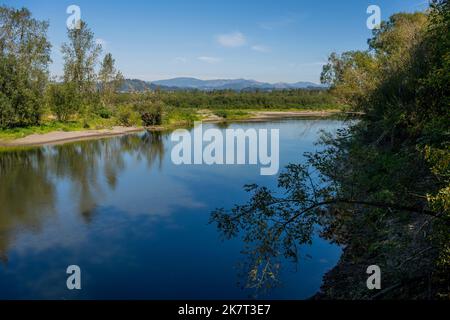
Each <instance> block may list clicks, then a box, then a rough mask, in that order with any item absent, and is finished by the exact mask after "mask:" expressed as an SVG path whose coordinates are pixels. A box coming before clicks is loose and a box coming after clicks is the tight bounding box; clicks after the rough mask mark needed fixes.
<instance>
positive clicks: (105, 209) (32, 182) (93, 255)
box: [0, 119, 344, 299]
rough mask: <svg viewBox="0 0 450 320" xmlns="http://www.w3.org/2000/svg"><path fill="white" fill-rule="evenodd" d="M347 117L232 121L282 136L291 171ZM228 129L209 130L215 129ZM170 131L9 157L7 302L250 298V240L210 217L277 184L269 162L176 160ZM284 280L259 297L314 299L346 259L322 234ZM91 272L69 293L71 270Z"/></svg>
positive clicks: (2, 290) (4, 262)
mask: <svg viewBox="0 0 450 320" xmlns="http://www.w3.org/2000/svg"><path fill="white" fill-rule="evenodd" d="M343 126H344V123H343V122H342V121H339V120H325V119H321V120H316V119H314V120H311V119H291V120H281V121H269V122H251V123H235V124H230V125H229V126H228V128H242V129H245V130H246V129H249V128H255V129H261V128H265V129H272V128H276V129H279V130H280V167H283V166H284V165H287V164H289V163H292V162H294V163H298V162H301V161H302V160H303V157H302V154H303V153H304V152H308V151H309V152H311V151H315V150H317V149H319V148H320V146H317V145H315V142H316V141H317V139H318V138H319V136H320V132H321V130H325V131H329V132H333V131H335V130H337V129H339V128H341V127H343ZM212 127H217V128H219V129H220V130H224V129H225V128H224V126H223V125H214V124H208V125H204V129H207V128H212ZM173 145H174V143H173V142H171V139H170V134H161V133H148V132H145V133H139V134H133V135H126V136H121V137H114V138H108V139H100V140H93V141H84V142H75V143H68V144H64V145H55V146H43V147H38V148H32V149H27V150H24V151H11V152H3V153H0V299H242V298H249V297H253V296H254V292H253V291H252V290H251V289H248V288H245V287H243V283H245V281H244V280H243V279H242V276H240V274H241V272H240V270H239V263H240V262H241V261H242V260H243V259H244V258H245V257H244V256H243V254H242V253H241V251H242V249H243V245H244V244H243V243H242V241H241V240H240V238H235V239H232V240H225V241H223V239H222V238H221V237H220V234H219V233H218V230H217V228H216V226H215V225H213V224H209V223H208V221H209V219H210V214H211V211H212V210H214V209H215V208H219V207H224V208H230V207H232V206H233V205H234V204H241V203H244V202H245V201H246V200H248V194H247V193H245V192H244V191H243V189H242V187H243V186H244V185H245V184H250V183H258V184H261V185H266V186H268V187H271V188H274V187H276V182H277V181H276V178H277V177H276V176H261V175H260V167H259V166H250V165H231V166H230V165H211V166H208V165H191V166H188V165H181V166H177V165H175V164H173V162H172V160H171V150H172V147H173ZM301 252H302V255H301V256H302V257H304V258H302V259H300V261H299V263H298V264H293V263H291V262H288V261H286V263H284V264H283V266H282V271H281V274H280V282H281V283H280V285H279V286H278V287H276V288H273V289H272V290H270V291H268V292H265V293H264V294H263V295H261V296H258V297H260V298H270V299H305V298H308V297H310V296H311V295H313V294H314V293H315V292H317V290H318V289H319V287H320V285H321V281H322V277H323V275H324V273H325V272H326V271H328V270H330V269H331V268H332V267H333V266H334V265H335V264H336V263H337V261H338V259H339V256H340V254H341V250H340V248H339V247H337V246H335V245H332V244H329V243H328V242H327V241H325V240H322V239H320V238H315V239H314V241H313V244H312V245H311V246H303V247H301ZM69 265H78V266H79V267H80V269H81V285H82V288H81V290H68V289H67V286H66V280H67V277H68V276H69V275H68V274H66V269H67V267H68V266H69Z"/></svg>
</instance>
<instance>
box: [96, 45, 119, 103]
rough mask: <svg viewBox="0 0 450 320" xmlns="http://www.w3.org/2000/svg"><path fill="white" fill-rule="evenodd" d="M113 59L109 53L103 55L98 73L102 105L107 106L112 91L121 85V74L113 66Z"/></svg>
mask: <svg viewBox="0 0 450 320" xmlns="http://www.w3.org/2000/svg"><path fill="white" fill-rule="evenodd" d="M114 63H115V60H114V59H113V57H112V54H111V53H108V54H106V55H105V57H104V59H103V61H102V64H101V66H100V71H99V74H98V78H99V81H100V83H99V87H100V92H101V96H102V104H103V106H109V105H110V104H111V101H112V99H113V96H114V93H115V92H116V91H117V90H118V89H119V88H120V87H121V86H122V83H123V80H124V79H123V76H122V73H121V72H120V71H117V70H116V68H115V66H114Z"/></svg>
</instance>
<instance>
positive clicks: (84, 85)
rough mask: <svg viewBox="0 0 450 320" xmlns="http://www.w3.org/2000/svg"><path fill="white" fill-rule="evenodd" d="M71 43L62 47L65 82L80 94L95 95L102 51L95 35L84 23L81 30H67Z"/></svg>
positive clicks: (81, 24)
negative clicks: (72, 85) (99, 58)
mask: <svg viewBox="0 0 450 320" xmlns="http://www.w3.org/2000/svg"><path fill="white" fill-rule="evenodd" d="M67 35H68V37H69V42H68V43H64V44H63V45H62V49H61V51H62V53H63V56H64V81H65V82H66V83H73V84H74V85H75V86H76V88H77V90H78V92H79V93H80V94H83V95H86V94H89V93H94V92H95V90H96V81H97V76H96V73H95V67H96V65H97V62H98V57H99V55H100V53H101V51H102V47H101V45H100V44H99V43H96V41H95V39H94V33H93V32H92V31H91V30H90V29H89V28H88V26H87V24H86V23H85V22H84V21H81V22H80V26H79V28H73V29H68V30H67Z"/></svg>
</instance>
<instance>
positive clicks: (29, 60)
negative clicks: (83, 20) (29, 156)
mask: <svg viewBox="0 0 450 320" xmlns="http://www.w3.org/2000/svg"><path fill="white" fill-rule="evenodd" d="M47 29H48V23H47V22H45V21H39V20H36V19H34V18H32V16H31V13H30V12H29V11H28V10H27V9H19V10H15V9H11V8H8V7H4V6H1V7H0V128H11V127H15V126H27V125H35V124H38V123H39V121H40V119H41V115H42V104H43V103H42V102H43V101H42V97H43V92H44V87H45V85H46V82H47V79H48V64H49V63H50V47H51V46H50V43H49V42H48V41H47V37H46V33H47Z"/></svg>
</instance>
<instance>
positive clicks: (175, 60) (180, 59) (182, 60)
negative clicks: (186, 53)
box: [173, 57, 188, 63]
mask: <svg viewBox="0 0 450 320" xmlns="http://www.w3.org/2000/svg"><path fill="white" fill-rule="evenodd" d="M187 61H188V59H187V58H185V57H176V58H175V59H173V62H174V63H186V62H187Z"/></svg>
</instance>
